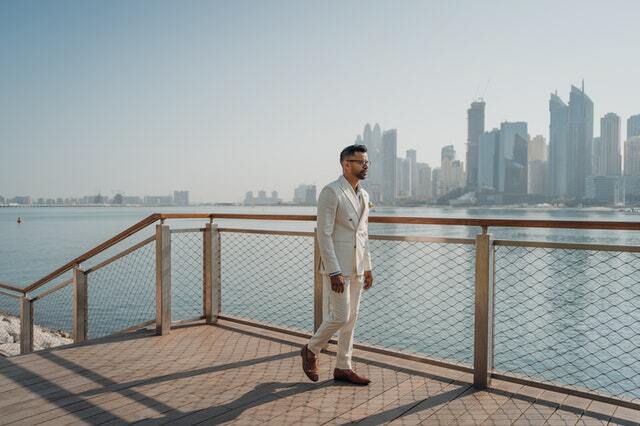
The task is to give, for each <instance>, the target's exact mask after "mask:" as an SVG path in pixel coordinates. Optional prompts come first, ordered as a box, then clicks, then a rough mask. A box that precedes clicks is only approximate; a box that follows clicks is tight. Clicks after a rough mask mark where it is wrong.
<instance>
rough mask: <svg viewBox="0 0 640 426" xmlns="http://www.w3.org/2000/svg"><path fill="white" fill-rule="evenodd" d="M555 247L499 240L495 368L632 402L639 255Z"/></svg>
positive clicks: (639, 357) (638, 378)
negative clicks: (525, 244)
mask: <svg viewBox="0 0 640 426" xmlns="http://www.w3.org/2000/svg"><path fill="white" fill-rule="evenodd" d="M505 244H508V243H505ZM558 247H559V245H556V246H555V247H546V248H545V247H516V246H513V245H511V246H510V245H502V244H500V245H497V246H496V252H495V256H496V269H495V317H494V324H495V325H494V327H495V332H494V336H495V347H494V356H495V360H494V362H495V370H496V371H497V372H499V373H504V372H506V373H511V374H515V375H519V376H525V377H528V378H530V379H532V380H535V381H548V382H553V383H555V384H560V385H564V386H572V387H576V388H581V389H587V390H590V391H597V392H601V393H604V394H607V395H611V396H615V397H624V398H631V399H635V400H636V401H637V400H638V399H639V398H640V351H639V350H638V348H639V347H640V333H639V330H640V253H631V252H624V251H603V250H602V248H598V247H597V246H594V249H593V250H586V249H584V248H581V249H570V248H558Z"/></svg>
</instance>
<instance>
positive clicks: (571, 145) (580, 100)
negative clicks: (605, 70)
mask: <svg viewBox="0 0 640 426" xmlns="http://www.w3.org/2000/svg"><path fill="white" fill-rule="evenodd" d="M567 140H568V153H569V157H568V158H570V161H568V164H567V165H568V175H569V180H568V182H567V184H568V188H567V192H568V195H569V196H570V197H572V198H576V199H581V198H583V197H584V193H585V179H586V177H587V176H590V175H591V161H592V160H591V154H592V153H591V148H592V144H593V102H592V101H591V99H590V98H589V97H588V96H587V95H586V94H585V92H584V82H583V84H582V88H581V89H578V88H577V87H575V86H571V93H570V95H569V125H568V134H567Z"/></svg>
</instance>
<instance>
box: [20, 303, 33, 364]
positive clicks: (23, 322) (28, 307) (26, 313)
mask: <svg viewBox="0 0 640 426" xmlns="http://www.w3.org/2000/svg"><path fill="white" fill-rule="evenodd" d="M32 351H33V301H32V300H31V299H29V298H27V297H26V296H22V297H21V298H20V354H28V353H30V352H32Z"/></svg>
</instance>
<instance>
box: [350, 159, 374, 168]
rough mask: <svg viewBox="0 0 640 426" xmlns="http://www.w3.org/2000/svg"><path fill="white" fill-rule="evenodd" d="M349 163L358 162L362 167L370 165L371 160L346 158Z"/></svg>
mask: <svg viewBox="0 0 640 426" xmlns="http://www.w3.org/2000/svg"><path fill="white" fill-rule="evenodd" d="M347 161H348V162H349V163H358V164H360V167H364V166H367V167H369V166H370V165H371V161H369V160H347Z"/></svg>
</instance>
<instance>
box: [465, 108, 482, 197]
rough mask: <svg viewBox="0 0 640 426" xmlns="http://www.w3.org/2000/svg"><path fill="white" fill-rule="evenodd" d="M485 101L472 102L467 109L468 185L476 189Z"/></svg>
mask: <svg viewBox="0 0 640 426" xmlns="http://www.w3.org/2000/svg"><path fill="white" fill-rule="evenodd" d="M484 107H485V103H484V101H476V102H472V103H471V108H469V109H468V110H467V186H468V187H469V189H475V188H476V187H477V186H478V161H479V157H478V156H479V151H478V144H479V143H480V135H482V133H484Z"/></svg>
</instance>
